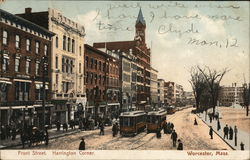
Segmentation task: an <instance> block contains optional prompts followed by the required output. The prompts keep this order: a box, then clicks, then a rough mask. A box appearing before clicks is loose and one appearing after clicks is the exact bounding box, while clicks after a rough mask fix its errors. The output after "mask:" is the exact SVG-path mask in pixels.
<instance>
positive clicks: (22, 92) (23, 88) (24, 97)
mask: <svg viewBox="0 0 250 160" xmlns="http://www.w3.org/2000/svg"><path fill="white" fill-rule="evenodd" d="M15 87H16V100H18V101H28V100H29V90H30V84H29V83H25V82H15Z"/></svg>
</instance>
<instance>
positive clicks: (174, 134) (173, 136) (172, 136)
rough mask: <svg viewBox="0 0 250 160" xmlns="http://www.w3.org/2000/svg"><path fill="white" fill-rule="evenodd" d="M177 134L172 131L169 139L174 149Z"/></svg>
mask: <svg viewBox="0 0 250 160" xmlns="http://www.w3.org/2000/svg"><path fill="white" fill-rule="evenodd" d="M177 137H178V135H177V133H176V132H175V130H173V132H172V134H171V139H172V140H173V147H176V140H177Z"/></svg>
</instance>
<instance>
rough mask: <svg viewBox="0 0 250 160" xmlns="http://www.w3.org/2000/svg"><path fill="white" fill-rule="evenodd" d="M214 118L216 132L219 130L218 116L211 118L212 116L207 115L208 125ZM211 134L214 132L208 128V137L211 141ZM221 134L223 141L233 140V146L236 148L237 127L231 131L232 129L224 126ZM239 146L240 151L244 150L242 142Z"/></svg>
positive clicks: (211, 128)
mask: <svg viewBox="0 0 250 160" xmlns="http://www.w3.org/2000/svg"><path fill="white" fill-rule="evenodd" d="M214 117H215V118H216V120H217V131H219V130H220V129H221V124H220V120H219V118H220V117H219V114H217V116H213V115H212V114H209V119H210V123H212V121H213V119H214ZM213 132H214V130H213V127H212V126H210V128H209V135H210V138H211V139H213ZM223 133H224V135H223V138H224V139H227V140H233V139H234V145H235V146H237V134H238V129H237V126H234V129H233V127H231V126H228V124H226V125H225V127H224V128H223ZM240 146H241V150H244V144H243V142H241V144H240Z"/></svg>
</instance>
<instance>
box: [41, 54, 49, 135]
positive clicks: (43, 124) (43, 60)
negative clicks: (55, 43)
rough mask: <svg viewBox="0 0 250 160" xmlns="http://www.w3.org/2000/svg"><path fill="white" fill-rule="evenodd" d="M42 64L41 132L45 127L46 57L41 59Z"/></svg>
mask: <svg viewBox="0 0 250 160" xmlns="http://www.w3.org/2000/svg"><path fill="white" fill-rule="evenodd" d="M42 62H43V91H42V92H43V100H42V107H43V120H42V130H43V131H44V129H45V128H44V127H45V100H46V89H45V82H46V77H45V75H47V69H48V68H47V67H48V64H47V63H48V58H47V56H43V58H42Z"/></svg>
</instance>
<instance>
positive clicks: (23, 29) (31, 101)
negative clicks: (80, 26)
mask: <svg viewBox="0 0 250 160" xmlns="http://www.w3.org/2000/svg"><path fill="white" fill-rule="evenodd" d="M0 15H1V17H0V116H1V123H2V124H10V123H11V124H13V125H16V126H17V127H20V126H22V125H21V124H22V123H23V122H26V124H33V125H36V126H38V127H41V124H42V121H43V118H42V113H43V112H42V99H43V96H44V93H43V87H45V95H48V96H46V97H45V98H46V101H47V103H46V104H45V121H46V122H45V123H46V124H51V116H52V112H51V107H52V106H53V105H52V104H51V103H50V96H49V95H50V94H51V93H50V92H49V88H51V83H50V80H51V76H50V72H51V70H50V66H51V63H50V61H43V58H44V59H47V60H48V59H50V58H51V38H52V36H53V35H54V33H52V32H49V31H48V30H46V29H44V28H42V27H40V26H38V25H36V24H34V23H32V22H30V21H27V20H25V19H23V18H21V17H18V16H16V15H13V14H11V13H8V12H6V11H4V10H1V9H0ZM44 68H47V70H44ZM44 81H45V86H44V85H43V82H44Z"/></svg>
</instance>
